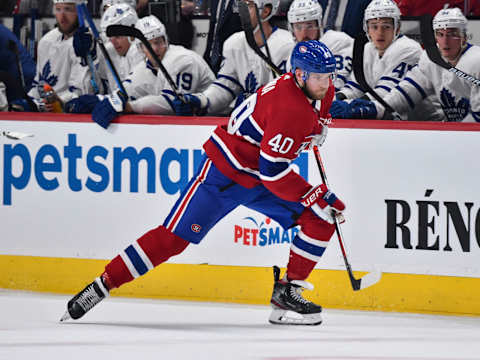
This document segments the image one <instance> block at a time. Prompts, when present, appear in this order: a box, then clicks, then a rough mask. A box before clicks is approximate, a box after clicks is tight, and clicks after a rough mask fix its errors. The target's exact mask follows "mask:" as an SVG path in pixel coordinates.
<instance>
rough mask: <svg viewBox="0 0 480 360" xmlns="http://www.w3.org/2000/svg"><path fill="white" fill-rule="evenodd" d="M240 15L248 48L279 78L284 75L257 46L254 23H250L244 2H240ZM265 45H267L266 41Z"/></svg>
mask: <svg viewBox="0 0 480 360" xmlns="http://www.w3.org/2000/svg"><path fill="white" fill-rule="evenodd" d="M238 15H240V22H241V23H242V27H243V32H244V33H245V37H246V39H247V43H248V46H250V47H251V48H252V50H253V51H255V53H256V54H257V55H258V56H260V57H261V58H262V60H263V61H265V62H266V63H267V65H268V66H269V67H270V69H272V71H273V72H275V73H276V74H277V75H278V76H281V75H283V73H282V71H281V70H280V69H279V68H278V66H277V65H275V64H274V63H273V61H272V60H271V59H270V58H269V57H268V56H267V55H265V54H264V53H263V51H262V50H260V48H259V47H258V45H257V42H256V41H255V37H254V36H253V27H252V22H251V21H250V13H249V12H248V5H247V3H246V2H244V1H239V2H238ZM264 41H265V45H266V44H267V41H266V39H265V40H264Z"/></svg>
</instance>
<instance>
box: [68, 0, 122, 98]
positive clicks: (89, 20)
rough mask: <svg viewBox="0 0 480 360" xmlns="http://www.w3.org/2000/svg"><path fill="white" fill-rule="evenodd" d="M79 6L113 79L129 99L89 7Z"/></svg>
mask: <svg viewBox="0 0 480 360" xmlns="http://www.w3.org/2000/svg"><path fill="white" fill-rule="evenodd" d="M78 6H80V7H81V10H80V11H81V12H82V14H83V16H84V19H85V20H86V21H87V23H88V25H89V26H90V30H92V32H93V37H94V38H95V40H96V41H97V43H98V46H99V47H100V50H101V51H102V54H103V56H104V57H105V61H106V63H107V66H108V68H109V70H110V72H111V73H112V75H113V78H114V79H115V82H116V83H117V86H118V88H119V89H120V91H121V92H122V93H124V94H125V95H126V96H127V97H128V94H127V91H126V90H125V88H124V86H123V84H122V81H121V80H120V76H118V73H117V70H116V69H115V66H114V65H113V62H112V59H111V58H110V55H108V52H107V49H105V44H104V43H103V40H102V38H101V36H100V34H99V33H98V30H97V27H96V26H95V23H94V22H93V20H92V17H91V16H90V13H89V12H88V9H87V6H86V4H85V3H82V4H79V5H78Z"/></svg>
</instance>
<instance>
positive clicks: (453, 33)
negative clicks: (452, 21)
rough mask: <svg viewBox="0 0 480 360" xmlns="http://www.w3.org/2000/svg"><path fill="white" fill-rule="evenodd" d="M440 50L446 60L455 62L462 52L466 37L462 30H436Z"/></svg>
mask: <svg viewBox="0 0 480 360" xmlns="http://www.w3.org/2000/svg"><path fill="white" fill-rule="evenodd" d="M435 39H436V40H437V44H438V49H439V50H440V53H441V54H442V56H443V57H444V58H446V59H447V60H449V61H455V60H456V59H457V57H458V55H459V53H460V51H461V50H462V46H463V43H464V41H465V37H464V35H463V33H462V31H461V30H460V29H438V30H435Z"/></svg>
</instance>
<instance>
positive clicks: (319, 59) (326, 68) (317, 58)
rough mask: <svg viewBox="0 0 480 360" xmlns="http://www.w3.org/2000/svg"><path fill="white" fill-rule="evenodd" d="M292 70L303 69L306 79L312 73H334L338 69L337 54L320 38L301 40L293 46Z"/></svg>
mask: <svg viewBox="0 0 480 360" xmlns="http://www.w3.org/2000/svg"><path fill="white" fill-rule="evenodd" d="M290 64H291V65H292V72H295V69H300V70H303V72H304V74H305V75H304V80H306V79H307V78H308V74H310V73H323V74H326V73H332V74H334V73H335V71H336V67H337V66H336V61H335V56H334V55H333V54H332V51H331V50H330V49H329V48H328V47H327V45H325V44H324V43H322V42H321V41H318V40H308V41H300V42H299V43H297V44H296V45H295V47H294V48H293V52H292V56H291V57H290Z"/></svg>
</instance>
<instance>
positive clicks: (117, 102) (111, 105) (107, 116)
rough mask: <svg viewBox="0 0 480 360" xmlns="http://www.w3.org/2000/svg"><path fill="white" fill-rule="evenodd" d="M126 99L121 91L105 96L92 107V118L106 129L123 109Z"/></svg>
mask: <svg viewBox="0 0 480 360" xmlns="http://www.w3.org/2000/svg"><path fill="white" fill-rule="evenodd" d="M127 100H128V99H127V96H126V95H125V94H124V93H122V92H121V91H117V92H116V93H113V94H111V95H107V96H105V99H103V100H102V101H100V102H99V103H97V105H95V107H94V108H93V112H92V120H93V121H95V122H96V123H97V124H98V125H100V126H101V127H103V128H104V129H106V128H107V127H108V125H110V123H111V122H112V121H113V120H114V119H115V118H116V117H117V116H118V115H120V113H122V112H123V110H125V104H126V103H127Z"/></svg>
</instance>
